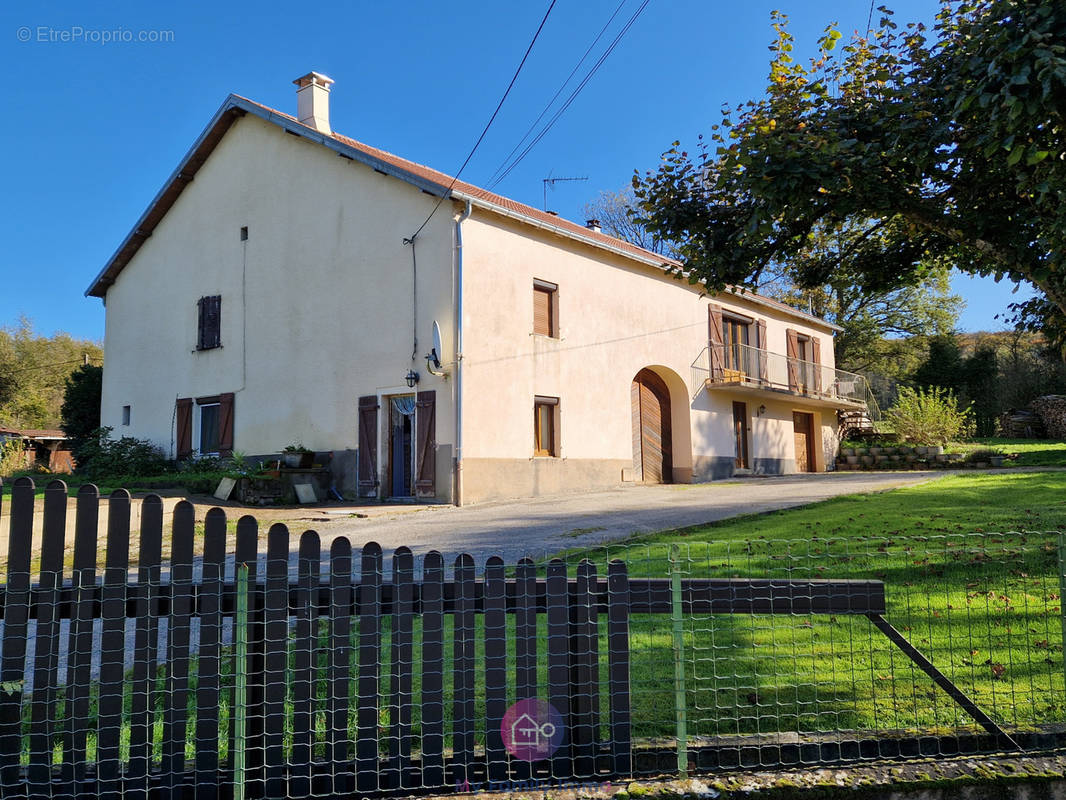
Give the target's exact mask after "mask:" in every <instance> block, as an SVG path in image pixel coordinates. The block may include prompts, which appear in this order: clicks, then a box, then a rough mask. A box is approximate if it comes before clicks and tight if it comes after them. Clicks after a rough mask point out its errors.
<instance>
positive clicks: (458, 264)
mask: <svg viewBox="0 0 1066 800" xmlns="http://www.w3.org/2000/svg"><path fill="white" fill-rule="evenodd" d="M473 210H474V209H473V207H472V206H471V203H470V201H469V200H467V201H466V206H465V208H463V212H462V213H461V214H460V215H459V216H458V217H457V218H456V220H455V505H457V506H461V505H462V504H463V223H464V222H465V221H466V220H468V219H470V214H471V213H473Z"/></svg>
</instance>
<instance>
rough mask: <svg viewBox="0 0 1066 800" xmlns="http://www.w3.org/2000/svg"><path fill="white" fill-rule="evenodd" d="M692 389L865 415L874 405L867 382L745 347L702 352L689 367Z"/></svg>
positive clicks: (831, 369)
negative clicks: (791, 400)
mask: <svg viewBox="0 0 1066 800" xmlns="http://www.w3.org/2000/svg"><path fill="white" fill-rule="evenodd" d="M692 385H693V386H694V387H699V386H706V388H707V389H709V390H711V391H716V390H723V389H724V390H729V391H731V392H733V393H736V394H747V395H755V396H760V397H767V398H770V397H773V398H781V397H782V396H790V397H802V398H804V400H805V401H806V402H807V403H808V404H809V405H814V406H823V407H827V408H836V409H841V410H849V411H850V410H864V409H868V408H870V407H871V405H870V404H871V403H872V402H873V398H872V395H871V394H870V388H869V386H867V384H866V378H864V377H863V376H862V375H856V374H855V373H854V372H846V371H844V370H842V369H833V368H832V367H827V366H825V365H823V364H816V363H814V362H812V361H801V360H800V359H798V358H789V357H788V356H785V355H782V354H781V353H771V352H769V351H766V350H760V349H758V348H757V347H751V346H750V345H746V344H734V345H728V346H725V345H718V346H715V347H713V348H712V347H705V348H704V349H703V351H702V352H701V353H700V354H699V356H697V357H696V360H695V361H693V362H692Z"/></svg>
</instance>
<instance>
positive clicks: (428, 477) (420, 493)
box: [415, 391, 437, 497]
mask: <svg viewBox="0 0 1066 800" xmlns="http://www.w3.org/2000/svg"><path fill="white" fill-rule="evenodd" d="M436 405H437V393H436V392H434V391H428V392H419V393H418V396H417V397H416V399H415V442H416V448H417V449H416V451H415V463H416V464H417V467H418V468H417V470H416V473H415V497H433V496H434V495H436V493H437V422H436V420H437V411H436Z"/></svg>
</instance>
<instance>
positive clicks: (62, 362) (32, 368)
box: [4, 356, 103, 375]
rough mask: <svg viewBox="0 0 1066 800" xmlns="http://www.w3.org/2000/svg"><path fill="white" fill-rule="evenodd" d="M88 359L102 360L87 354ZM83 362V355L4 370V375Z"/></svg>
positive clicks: (99, 357)
mask: <svg viewBox="0 0 1066 800" xmlns="http://www.w3.org/2000/svg"><path fill="white" fill-rule="evenodd" d="M88 360H89V361H102V360H103V358H102V357H101V356H88ZM84 363H85V357H82V358H74V359H71V360H70V361H56V362H55V363H54V364H36V365H34V366H32V367H21V368H19V369H13V370H11V371H10V372H6V373H4V374H6V375H18V374H20V373H22V372H33V371H35V370H38V369H51V368H52V367H65V366H68V365H69V364H84Z"/></svg>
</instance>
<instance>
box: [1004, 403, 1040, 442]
mask: <svg viewBox="0 0 1066 800" xmlns="http://www.w3.org/2000/svg"><path fill="white" fill-rule="evenodd" d="M999 430H1000V433H1001V435H1003V436H1006V437H1007V438H1009V439H1043V438H1044V436H1045V433H1044V423H1043V422H1042V421H1041V419H1040V417H1038V416H1037V415H1036V414H1035V413H1033V412H1032V411H1030V410H1029V409H1027V408H1008V409H1007V410H1006V411H1004V412H1003V413H1002V414H1000V416H999Z"/></svg>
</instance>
